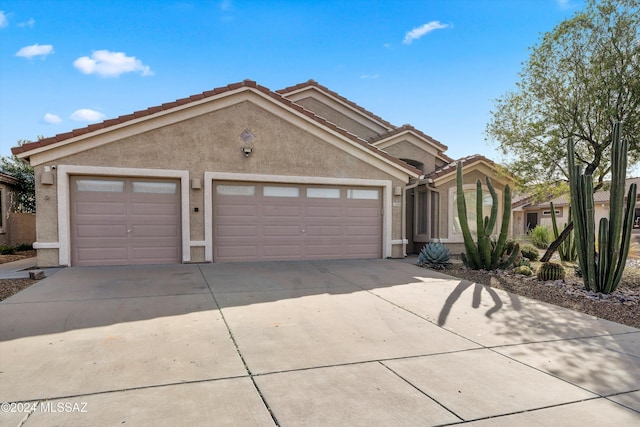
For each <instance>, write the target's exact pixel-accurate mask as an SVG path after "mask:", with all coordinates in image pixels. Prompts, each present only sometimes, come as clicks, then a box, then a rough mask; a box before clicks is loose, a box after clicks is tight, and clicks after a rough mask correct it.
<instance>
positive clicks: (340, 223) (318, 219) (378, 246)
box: [213, 182, 382, 262]
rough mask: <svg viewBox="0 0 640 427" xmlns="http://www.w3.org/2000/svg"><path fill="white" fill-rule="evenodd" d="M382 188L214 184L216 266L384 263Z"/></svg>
mask: <svg viewBox="0 0 640 427" xmlns="http://www.w3.org/2000/svg"><path fill="white" fill-rule="evenodd" d="M381 199H382V192H381V190H380V189H379V188H366V187H346V186H319V185H284V184H258V183H229V182H214V185H213V207H214V208H213V247H214V262H225V261H255V260H298V259H341V258H380V257H381V256H382V200H381Z"/></svg>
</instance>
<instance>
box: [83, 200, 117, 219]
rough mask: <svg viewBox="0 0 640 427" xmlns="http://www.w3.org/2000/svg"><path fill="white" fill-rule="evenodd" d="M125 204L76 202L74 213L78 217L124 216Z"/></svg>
mask: <svg viewBox="0 0 640 427" xmlns="http://www.w3.org/2000/svg"><path fill="white" fill-rule="evenodd" d="M126 206H127V205H126V203H124V202H115V201H114V202H104V201H100V202H91V201H87V202H76V203H74V208H75V211H76V213H77V214H78V215H117V216H125V215H126Z"/></svg>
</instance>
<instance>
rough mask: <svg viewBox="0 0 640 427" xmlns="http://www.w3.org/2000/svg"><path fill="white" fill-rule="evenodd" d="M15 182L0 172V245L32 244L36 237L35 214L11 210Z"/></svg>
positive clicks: (14, 179)
mask: <svg viewBox="0 0 640 427" xmlns="http://www.w3.org/2000/svg"><path fill="white" fill-rule="evenodd" d="M17 183H18V181H17V180H16V178H14V177H12V176H11V175H7V174H5V173H2V172H0V245H19V244H32V243H33V242H34V241H35V238H36V227H35V226H36V221H35V215H33V214H29V213H18V212H13V209H12V208H13V203H12V200H13V199H14V197H15V195H16V184H17Z"/></svg>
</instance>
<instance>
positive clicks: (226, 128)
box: [35, 101, 406, 266]
mask: <svg viewBox="0 0 640 427" xmlns="http://www.w3.org/2000/svg"><path fill="white" fill-rule="evenodd" d="M245 129H248V130H250V131H251V132H252V133H253V134H254V136H255V140H254V142H253V146H254V151H253V153H252V154H251V155H250V156H249V157H245V156H244V155H243V153H242V151H241V147H242V141H241V139H240V134H241V133H242V132H243V131H244V130H245ZM369 160H370V159H369ZM54 165H92V166H105V167H123V168H151V169H171V170H188V171H189V178H190V179H194V178H199V179H201V180H202V179H204V172H205V171H207V172H231V173H247V174H265V175H288V176H312V177H332V178H358V179H376V180H391V181H392V184H393V186H404V185H405V184H406V181H404V180H401V179H397V178H394V177H392V176H391V175H389V174H387V173H385V172H383V171H381V170H380V169H378V168H376V167H372V166H371V164H370V163H369V162H368V161H363V160H360V159H358V158H356V157H354V156H352V155H349V154H347V153H345V151H343V150H342V149H339V148H336V147H334V146H333V145H331V144H329V143H327V142H326V141H325V140H323V139H321V138H319V137H318V136H315V135H313V134H311V133H309V132H307V131H306V130H304V129H302V128H301V127H299V126H298V125H294V124H292V123H290V122H289V121H287V120H284V119H282V118H281V117H280V116H279V115H276V114H274V113H272V112H270V111H267V110H265V109H263V108H262V107H260V106H258V105H256V104H254V103H253V102H248V101H243V102H241V103H239V104H235V105H232V106H229V107H226V108H224V109H221V110H218V111H214V112H211V113H208V114H205V115H202V116H198V117H194V118H190V119H188V120H185V121H182V122H179V123H176V124H172V125H168V126H164V127H161V128H157V129H154V130H151V131H148V132H145V133H141V134H138V135H133V136H130V137H126V138H123V139H121V140H118V141H115V142H112V143H109V144H106V145H102V146H99V147H96V148H93V149H90V150H88V151H84V152H80V153H77V154H73V155H70V156H67V157H64V158H60V159H58V160H56V161H55V162H48V163H46V164H43V165H39V166H37V167H36V168H35V170H36V182H37V183H38V184H37V203H38V224H37V240H38V242H55V241H57V240H58V236H57V219H58V214H57V200H56V187H57V182H56V184H55V185H47V186H44V185H41V184H39V182H40V179H39V176H40V174H41V173H42V171H43V169H44V167H45V166H49V167H51V166H54ZM189 191H190V193H189V212H190V214H189V215H190V227H191V228H190V229H191V231H190V234H191V235H190V238H191V240H195V241H201V240H204V239H205V235H204V228H205V227H204V224H205V218H204V209H203V206H204V197H205V194H204V191H203V190H202V189H200V190H194V189H190V190H189ZM399 200H400V199H399V198H398V201H399ZM393 201H394V203H393V205H394V206H393V208H392V213H391V214H392V217H393V221H392V236H391V239H392V240H395V239H400V238H401V236H402V233H401V206H400V205H399V204H398V203H395V202H396V198H395V197H394V200H393ZM196 207H197V208H199V209H198V210H199V212H194V208H196ZM392 255H393V256H401V255H402V248H401V246H398V245H395V246H394V247H393V254H392ZM54 258H55V262H53V260H54ZM191 260H192V262H202V261H204V251H203V249H202V248H201V247H194V248H192V249H191ZM38 263H39V264H40V265H43V266H44V265H57V263H58V260H57V250H55V249H51V250H40V251H39V259H38Z"/></svg>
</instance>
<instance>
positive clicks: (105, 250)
mask: <svg viewBox="0 0 640 427" xmlns="http://www.w3.org/2000/svg"><path fill="white" fill-rule="evenodd" d="M75 258H76V260H77V262H78V263H79V264H78V265H82V264H87V265H89V264H88V263H91V264H90V265H118V264H123V263H126V262H127V251H126V250H124V251H123V250H122V247H117V248H109V247H101V248H88V249H86V248H85V249H82V250H78V251H76V257H75Z"/></svg>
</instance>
